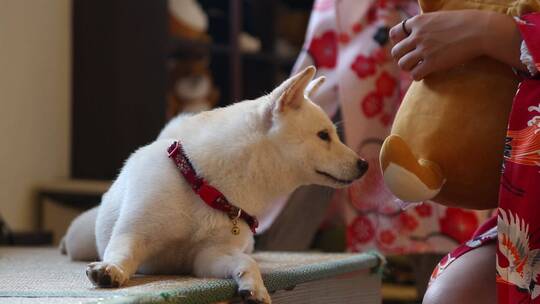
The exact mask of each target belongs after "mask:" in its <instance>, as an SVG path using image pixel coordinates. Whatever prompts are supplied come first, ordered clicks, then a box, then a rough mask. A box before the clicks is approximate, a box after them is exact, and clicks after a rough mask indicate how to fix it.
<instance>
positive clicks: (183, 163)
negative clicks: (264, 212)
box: [167, 141, 259, 235]
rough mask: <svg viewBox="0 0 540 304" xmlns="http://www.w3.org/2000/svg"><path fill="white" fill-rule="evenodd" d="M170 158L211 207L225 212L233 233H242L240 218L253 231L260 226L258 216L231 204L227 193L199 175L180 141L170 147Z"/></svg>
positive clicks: (192, 187) (168, 150)
mask: <svg viewBox="0 0 540 304" xmlns="http://www.w3.org/2000/svg"><path fill="white" fill-rule="evenodd" d="M167 152H168V154H169V158H171V159H172V160H173V161H174V163H175V165H176V167H177V168H178V169H179V170H180V173H182V176H184V178H185V179H186V181H187V182H188V184H189V185H190V186H191V189H193V191H194V192H195V193H196V194H197V195H199V197H200V198H201V199H202V200H203V201H204V202H205V203H206V204H207V205H208V206H210V207H211V208H213V209H216V210H219V211H222V212H225V213H226V214H227V215H228V216H229V218H230V219H231V222H232V224H233V228H232V229H231V233H232V234H234V235H238V234H240V228H239V227H238V219H242V220H244V221H245V222H246V223H247V224H248V225H249V228H250V229H251V231H252V232H253V233H255V230H256V229H257V227H258V226H259V222H258V221H257V218H256V217H254V216H252V215H250V214H248V213H247V212H246V211H244V210H243V209H242V208H239V207H236V206H235V205H233V204H231V203H230V202H229V201H228V200H227V198H226V197H225V195H223V194H222V193H221V192H220V191H219V190H218V189H216V188H214V187H212V186H211V185H210V184H208V182H207V181H206V180H205V179H204V178H201V177H199V176H197V173H196V172H195V169H194V168H193V165H192V164H191V162H190V161H189V159H188V157H187V156H186V154H185V152H184V149H183V148H182V145H181V144H180V141H175V142H174V143H173V144H172V145H171V146H170V147H169V148H168V149H167Z"/></svg>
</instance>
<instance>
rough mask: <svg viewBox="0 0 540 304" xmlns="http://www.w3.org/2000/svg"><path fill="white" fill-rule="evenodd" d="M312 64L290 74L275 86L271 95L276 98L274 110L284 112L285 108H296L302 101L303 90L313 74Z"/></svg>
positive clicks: (314, 70)
mask: <svg viewBox="0 0 540 304" xmlns="http://www.w3.org/2000/svg"><path fill="white" fill-rule="evenodd" d="M315 72H316V69H315V67H314V66H308V67H307V68H305V69H304V70H303V71H301V72H300V73H298V74H296V75H294V76H292V77H291V78H289V79H287V80H286V81H285V82H283V83H282V84H281V85H280V86H279V87H277V88H276V89H275V90H274V91H273V92H272V96H273V97H275V98H277V102H276V103H275V110H277V111H278V112H284V111H286V110H287V109H298V108H300V106H301V105H302V103H303V102H304V92H305V90H306V88H307V86H308V84H309V82H310V81H311V79H313V76H314V75H315Z"/></svg>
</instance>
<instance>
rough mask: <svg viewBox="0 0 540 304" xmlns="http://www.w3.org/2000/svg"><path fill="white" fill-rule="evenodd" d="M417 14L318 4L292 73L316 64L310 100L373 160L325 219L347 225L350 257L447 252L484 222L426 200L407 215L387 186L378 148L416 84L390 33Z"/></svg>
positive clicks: (407, 3) (365, 1)
mask: <svg viewBox="0 0 540 304" xmlns="http://www.w3.org/2000/svg"><path fill="white" fill-rule="evenodd" d="M417 13H418V4H417V2H416V0H362V1H359V0H340V1H334V0H318V1H315V3H314V6H313V11H312V14H311V19H310V22H309V26H308V30H307V34H306V40H305V44H304V50H303V52H302V53H301V54H300V56H299V58H298V61H297V62H296V65H295V68H294V70H295V71H298V70H300V69H302V68H304V67H305V66H308V65H315V66H316V67H317V71H318V72H317V74H318V75H317V76H321V75H325V76H326V77H327V81H326V82H325V83H324V85H323V86H322V87H321V88H320V89H319V90H318V92H317V95H316V96H315V97H314V98H312V99H313V101H314V102H316V103H318V104H319V105H320V106H321V107H322V108H323V109H324V110H325V111H326V112H327V113H328V114H329V115H330V116H331V117H336V116H337V117H340V119H342V120H343V126H344V133H345V136H344V137H345V143H346V144H347V145H348V146H349V147H351V148H352V149H355V151H356V152H357V153H358V154H359V155H360V156H361V157H364V158H366V160H367V161H368V162H369V166H370V169H369V170H368V172H367V173H366V175H365V176H364V177H362V178H361V179H360V180H359V181H357V182H355V183H354V184H353V185H352V186H351V187H350V188H348V189H346V190H344V191H338V192H337V193H336V196H335V199H334V204H333V209H332V210H330V211H329V214H328V215H329V216H328V217H329V218H333V219H335V218H341V219H342V220H343V224H345V225H346V229H347V232H346V239H347V249H348V250H349V251H364V250H369V249H378V250H380V251H381V252H383V253H385V254H401V253H423V252H430V253H446V252H448V251H450V250H452V249H453V248H455V247H456V246H457V245H458V244H460V243H462V242H464V241H466V240H467V239H469V238H470V237H471V235H472V234H473V232H474V231H475V230H476V229H477V228H478V226H479V224H480V223H482V222H483V221H484V220H485V218H486V212H475V211H468V210H461V209H456V208H446V207H444V206H441V205H437V204H432V203H428V202H426V203H423V204H421V205H416V206H414V207H411V208H408V209H407V210H402V208H401V205H400V204H399V202H397V200H396V199H395V197H394V196H392V195H391V193H390V192H389V191H388V190H387V189H386V187H385V186H384V182H383V180H382V175H381V172H380V171H381V170H380V167H379V160H378V157H379V150H380V147H381V145H382V143H383V141H384V139H385V138H386V136H387V135H388V134H389V131H390V127H391V124H392V120H393V118H394V115H395V113H396V111H397V108H398V106H399V104H400V102H401V99H402V97H403V95H404V92H405V91H406V89H407V88H408V86H409V84H410V81H411V80H410V79H409V77H408V75H406V74H404V73H402V72H400V70H399V67H398V66H397V64H396V63H395V62H394V60H393V59H392V58H391V56H390V49H391V43H390V42H389V37H388V31H389V29H390V28H391V27H392V26H394V25H395V24H397V23H399V22H400V21H401V20H403V18H407V17H410V16H412V15H416V14H417ZM338 124H339V123H338ZM336 215H339V216H336Z"/></svg>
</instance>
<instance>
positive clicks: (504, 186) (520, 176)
mask: <svg viewBox="0 0 540 304" xmlns="http://www.w3.org/2000/svg"><path fill="white" fill-rule="evenodd" d="M516 24H517V26H518V28H519V30H520V32H521V35H522V38H523V44H522V56H521V60H522V62H523V63H524V64H526V65H527V67H528V69H529V71H530V74H531V75H532V77H527V78H525V79H524V80H523V81H522V82H521V83H520V84H519V87H518V91H517V93H516V96H515V97H514V102H513V105H512V111H511V113H510V120H509V124H508V131H507V135H506V140H505V149H504V163H503V174H502V176H501V186H500V190H499V209H498V214H497V215H496V216H495V217H493V218H492V219H490V220H489V221H487V222H486V223H485V224H484V225H482V227H481V228H480V229H478V231H477V232H476V233H475V235H474V237H473V238H472V239H471V240H470V241H468V242H466V243H464V244H463V245H461V246H460V247H458V248H457V249H456V250H454V251H453V252H451V253H450V254H448V255H447V256H446V257H445V258H444V259H443V260H442V261H441V262H440V263H439V265H438V266H437V267H436V268H435V270H434V272H433V275H432V278H431V280H432V281H433V280H435V279H436V278H437V277H438V276H439V275H441V273H442V272H444V270H445V269H446V268H447V267H448V265H450V264H451V263H452V262H453V261H455V260H456V259H458V258H460V257H461V256H462V255H463V254H465V253H466V252H469V251H471V250H474V249H475V248H478V247H479V246H482V245H484V244H487V243H490V242H495V241H497V253H496V254H497V264H496V267H497V300H498V303H499V304H506V303H512V304H514V303H516V304H517V303H540V78H539V76H540V73H539V72H538V71H539V70H540V13H532V14H528V15H524V16H522V17H521V18H519V19H516Z"/></svg>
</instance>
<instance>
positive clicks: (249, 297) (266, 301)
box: [238, 288, 271, 304]
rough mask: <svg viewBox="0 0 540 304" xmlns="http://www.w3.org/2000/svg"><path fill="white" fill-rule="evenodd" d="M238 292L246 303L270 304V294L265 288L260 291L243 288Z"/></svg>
mask: <svg viewBox="0 0 540 304" xmlns="http://www.w3.org/2000/svg"><path fill="white" fill-rule="evenodd" d="M238 294H239V295H240V297H241V298H242V301H243V302H244V303H245V304H270V303H271V300H270V295H269V294H268V292H267V291H266V289H265V288H263V289H260V290H258V291H253V290H249V289H242V290H239V291H238Z"/></svg>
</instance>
